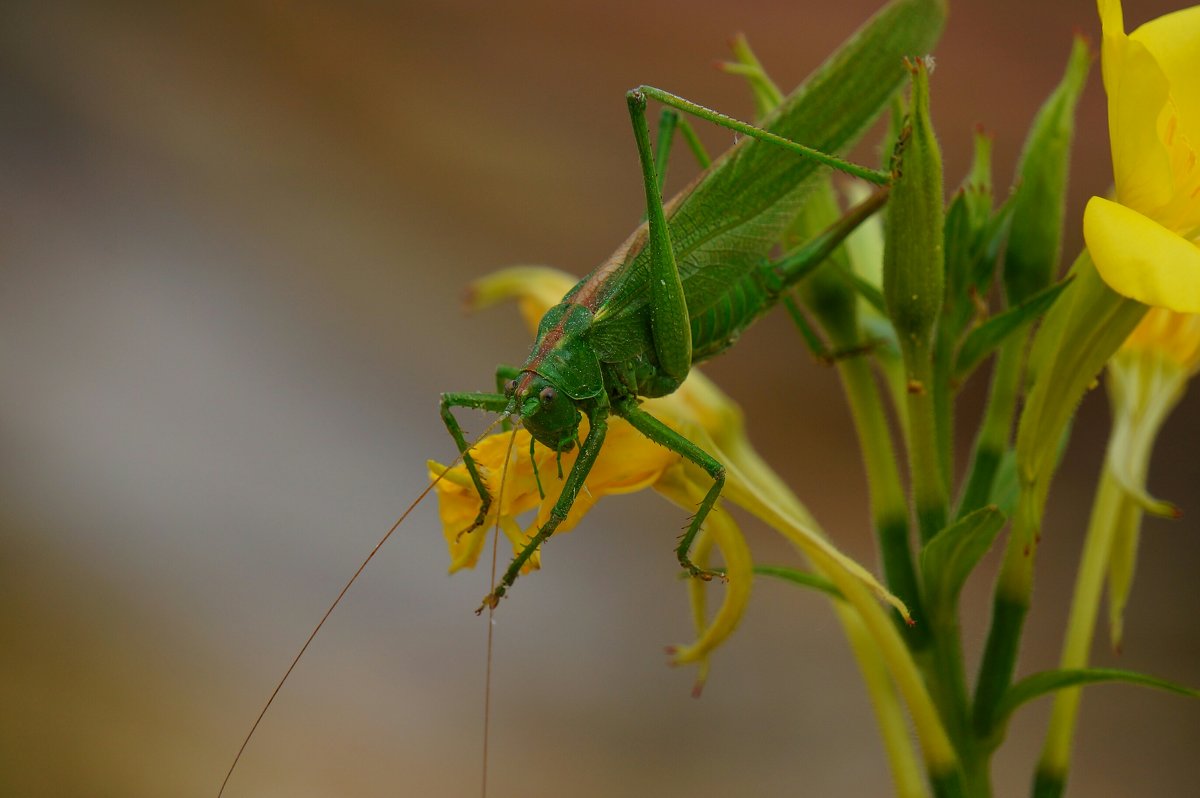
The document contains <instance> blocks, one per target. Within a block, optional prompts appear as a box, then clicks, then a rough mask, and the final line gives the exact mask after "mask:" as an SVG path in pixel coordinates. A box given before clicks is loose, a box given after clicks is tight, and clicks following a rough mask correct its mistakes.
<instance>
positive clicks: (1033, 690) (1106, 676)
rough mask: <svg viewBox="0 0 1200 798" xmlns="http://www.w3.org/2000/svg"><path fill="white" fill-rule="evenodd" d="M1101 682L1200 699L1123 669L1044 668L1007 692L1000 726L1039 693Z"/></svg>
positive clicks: (1179, 687)
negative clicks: (1140, 687)
mask: <svg viewBox="0 0 1200 798" xmlns="http://www.w3.org/2000/svg"><path fill="white" fill-rule="evenodd" d="M1098 682H1127V683H1129V684H1136V685H1141V686H1142V687H1153V688H1155V689H1156V690H1165V691H1167V692H1169V693H1176V694H1177V695H1182V696H1186V697H1188V698H1200V690H1196V689H1194V688H1191V687H1187V686H1186V685H1182V684H1179V683H1177V682H1172V681H1168V680H1167V679H1160V678H1158V677H1157V676H1149V675H1147V674H1145V673H1138V672H1137V671H1128V670H1123V669H1120V668H1067V669H1056V670H1049V671H1042V672H1040V673H1035V674H1033V675H1032V676H1027V677H1026V678H1024V679H1022V680H1021V681H1019V682H1017V683H1016V684H1014V685H1013V686H1012V687H1010V688H1009V689H1008V692H1006V693H1005V694H1004V699H1003V700H1002V701H1001V702H1000V706H999V707H997V710H996V717H997V720H998V724H997V728H999V729H1003V728H1004V724H1006V723H1007V722H1008V719H1009V718H1010V717H1011V716H1012V713H1013V712H1014V711H1016V709H1017V708H1018V707H1020V706H1021V705H1022V704H1025V703H1027V702H1029V701H1032V700H1033V699H1035V698H1038V697H1039V696H1043V695H1045V694H1047V693H1052V692H1054V691H1055V690H1062V689H1064V688H1067V687H1082V686H1083V685H1087V684H1096V683H1098Z"/></svg>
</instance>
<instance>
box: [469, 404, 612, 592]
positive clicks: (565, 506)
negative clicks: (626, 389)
mask: <svg viewBox="0 0 1200 798" xmlns="http://www.w3.org/2000/svg"><path fill="white" fill-rule="evenodd" d="M607 431H608V407H607V406H606V405H604V406H597V407H596V408H595V409H593V410H592V411H591V412H589V413H588V434H587V437H586V438H584V440H583V445H582V446H580V447H579V457H577V458H576V459H575V465H573V466H571V473H569V474H568V475H567V481H566V482H565V483H564V484H563V489H562V493H561V494H559V497H558V501H556V502H555V503H554V507H553V509H551V510H550V517H549V518H548V519H546V523H544V524H542V528H541V529H539V530H538V531H537V534H536V535H534V536H533V539H532V540H530V541H529V542H528V543H527V544H525V548H523V549H521V552H520V553H519V554H518V555H517V556H516V557H514V558H513V561H512V562H511V563H509V565H508V570H506V571H505V572H504V576H503V577H501V579H500V584H498V585H496V587H495V589H494V590H492V592H491V593H489V594H488V595H487V596H485V597H484V599H483V603H482V604H480V605H479V609H477V610H475V614H476V615H478V614H479V613H481V612H483V610H484V608H485V607H491V608H492V609H495V607H496V605H497V604H499V603H500V599H502V598H504V594H505V593H507V592H508V589H509V588H510V587H512V586H513V582H515V581H517V577H518V576H520V575H521V566H523V565H524V564H525V562H526V561H527V560H528V559H529V558H530V557H531V556H532V555H533V553H534V552H535V551H537V550H538V547H539V546H541V545H542V544H543V543H544V542H545V541H546V539H547V538H548V537H550V536H551V535H553V534H554V530H555V529H557V528H558V525H559V524H561V523H562V522H563V521H565V520H566V518H567V513H569V512H570V511H571V505H573V504H574V503H575V497H576V496H578V495H579V491H581V490H583V484H584V481H585V480H586V479H587V476H588V474H590V473H591V471H592V466H593V465H595V463H596V457H597V455H599V454H600V447H602V446H603V445H604V435H605V433H606V432H607Z"/></svg>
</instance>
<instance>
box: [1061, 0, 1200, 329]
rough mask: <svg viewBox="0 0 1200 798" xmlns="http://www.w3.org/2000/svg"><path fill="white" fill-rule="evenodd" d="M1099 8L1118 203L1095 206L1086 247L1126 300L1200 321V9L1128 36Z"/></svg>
mask: <svg viewBox="0 0 1200 798" xmlns="http://www.w3.org/2000/svg"><path fill="white" fill-rule="evenodd" d="M1098 5H1099V10H1100V21H1101V24H1102V27H1103V30H1104V34H1103V45H1102V63H1103V71H1104V88H1105V90H1106V91H1107V93H1108V130H1109V138H1110V139H1111V144H1112V159H1113V178H1114V182H1115V184H1116V202H1113V201H1110V200H1107V199H1103V198H1101V197H1092V199H1091V200H1090V201H1089V202H1088V205H1087V209H1086V211H1085V212H1084V217H1083V232H1084V238H1085V239H1086V240H1087V245H1088V249H1089V251H1090V252H1091V254H1092V258H1093V260H1094V261H1095V264H1096V268H1097V270H1098V271H1099V272H1100V275H1101V277H1103V278H1104V281H1105V282H1106V283H1108V285H1109V286H1110V287H1111V288H1112V289H1113V290H1114V291H1116V292H1117V293H1119V294H1121V295H1123V296H1127V297H1130V298H1131V299H1136V300H1138V301H1139V302H1143V303H1145V304H1148V305H1154V306H1158V307H1166V308H1171V309H1172V310H1176V311H1180V312H1185V313H1200V164H1198V163H1197V147H1200V79H1198V78H1197V76H1200V6H1197V7H1193V8H1189V9H1185V10H1182V11H1177V12H1175V13H1172V14H1167V15H1166V16H1163V17H1159V18H1158V19H1156V20H1154V21H1152V22H1148V23H1146V24H1145V25H1142V26H1141V27H1140V28H1138V29H1137V30H1135V31H1134V32H1133V33H1132V34H1130V35H1126V34H1125V26H1124V19H1123V16H1122V11H1121V3H1120V0H1098Z"/></svg>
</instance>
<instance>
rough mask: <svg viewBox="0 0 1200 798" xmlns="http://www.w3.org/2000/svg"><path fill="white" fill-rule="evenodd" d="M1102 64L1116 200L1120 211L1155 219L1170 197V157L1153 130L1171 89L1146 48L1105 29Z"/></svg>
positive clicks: (1171, 187)
mask: <svg viewBox="0 0 1200 798" xmlns="http://www.w3.org/2000/svg"><path fill="white" fill-rule="evenodd" d="M1104 62H1105V70H1104V76H1105V78H1104V86H1105V89H1106V90H1107V91H1108V134H1109V138H1110V139H1111V145H1112V160H1113V180H1114V182H1115V183H1116V187H1117V199H1118V200H1119V201H1120V202H1121V204H1122V205H1128V206H1129V207H1131V208H1134V209H1136V210H1138V211H1141V212H1142V213H1146V214H1154V213H1155V212H1156V211H1157V210H1158V209H1160V208H1162V207H1163V206H1165V205H1167V204H1168V203H1169V202H1170V201H1171V198H1172V196H1173V194H1174V192H1175V178H1174V175H1173V174H1172V172H1171V159H1170V155H1169V152H1168V150H1167V148H1166V147H1165V146H1164V144H1163V141H1162V138H1161V136H1160V133H1159V129H1158V120H1159V118H1160V116H1162V114H1163V111H1164V109H1165V108H1166V107H1167V101H1168V98H1169V94H1170V92H1169V88H1170V87H1169V84H1168V83H1167V78H1166V76H1165V75H1164V74H1163V72H1162V69H1161V68H1159V65H1158V62H1157V61H1156V60H1155V59H1154V56H1153V55H1151V53H1150V51H1149V50H1147V49H1146V47H1145V45H1143V44H1141V43H1139V42H1135V41H1132V40H1130V39H1128V38H1127V37H1125V36H1124V35H1122V36H1121V37H1120V38H1117V37H1115V36H1110V35H1109V33H1108V30H1107V27H1106V29H1105V34H1104ZM1114 63H1115V64H1117V65H1119V66H1117V67H1114Z"/></svg>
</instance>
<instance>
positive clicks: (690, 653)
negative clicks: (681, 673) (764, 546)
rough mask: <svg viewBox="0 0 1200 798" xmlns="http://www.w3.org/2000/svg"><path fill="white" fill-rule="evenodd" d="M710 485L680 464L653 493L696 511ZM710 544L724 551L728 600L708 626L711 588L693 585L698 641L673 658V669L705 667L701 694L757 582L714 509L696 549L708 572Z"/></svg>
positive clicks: (731, 526) (724, 516)
mask: <svg viewBox="0 0 1200 798" xmlns="http://www.w3.org/2000/svg"><path fill="white" fill-rule="evenodd" d="M710 484H711V480H710V479H709V477H708V475H707V474H705V473H704V472H703V471H701V470H700V469H698V468H695V467H692V466H691V465H690V464H687V465H685V464H680V465H679V466H678V467H676V468H672V469H669V470H668V471H667V472H666V473H665V474H663V477H662V479H660V480H659V481H658V483H656V484H655V486H654V489H655V490H657V491H658V492H659V493H661V494H662V495H664V496H666V497H667V498H668V499H670V500H671V501H672V502H674V503H675V504H677V505H679V506H680V507H683V508H685V509H687V510H689V511H694V510H695V508H696V506H697V505H698V504H699V503H700V500H701V499H703V498H704V494H705V493H706V492H707V491H708V487H709V485H710ZM711 543H715V544H716V545H717V547H718V548H719V549H720V550H721V557H722V559H724V561H725V575H726V576H727V577H728V581H727V582H726V583H725V599H724V601H722V603H721V607H720V608H719V609H718V610H717V612H716V614H715V615H714V616H713V618H712V620H711V621H708V622H707V623H706V622H705V618H704V593H705V591H706V590H707V588H708V586H709V583H707V582H703V581H701V580H699V579H689V580H688V591H689V594H690V598H691V601H692V606H693V610H694V613H695V621H696V628H697V632H698V633H699V637H698V638H697V639H696V641H695V642H694V643H692V644H690V645H686V646H679V647H677V648H675V649H673V650H672V655H673V656H672V658H671V664H673V665H683V664H686V663H692V662H695V663H699V664H700V674H698V677H699V678H698V679H697V683H696V692H698V691H699V688H700V687H701V686H702V685H703V682H704V677H705V676H706V675H707V670H708V662H707V658H708V655H709V653H711V652H712V651H713V649H715V648H717V647H718V646H719V645H721V643H723V642H724V641H725V640H726V638H728V637H729V635H731V634H733V631H734V629H736V628H737V625H738V622H739V621H740V620H741V619H742V615H743V614H744V613H745V611H746V605H747V603H748V602H749V601H750V585H751V583H752V582H753V578H754V577H753V574H754V563H753V561H752V559H751V557H750V549H749V548H748V547H747V546H746V540H745V538H743V537H742V532H741V529H739V528H738V525H737V523H736V522H735V521H734V520H733V518H732V517H731V516H730V515H729V513H727V512H726V511H725V510H724V509H723V508H722V507H721V506H720V505H717V506H715V507H713V508H712V511H711V512H710V513H709V514H708V518H706V519H705V522H704V535H703V540H701V539H700V538H697V545H695V546H694V547H693V551H692V555H693V557H692V558H693V561H694V562H695V563H696V564H698V565H700V566H701V567H705V557H706V555H707V550H708V548H709V546H710V545H711Z"/></svg>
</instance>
